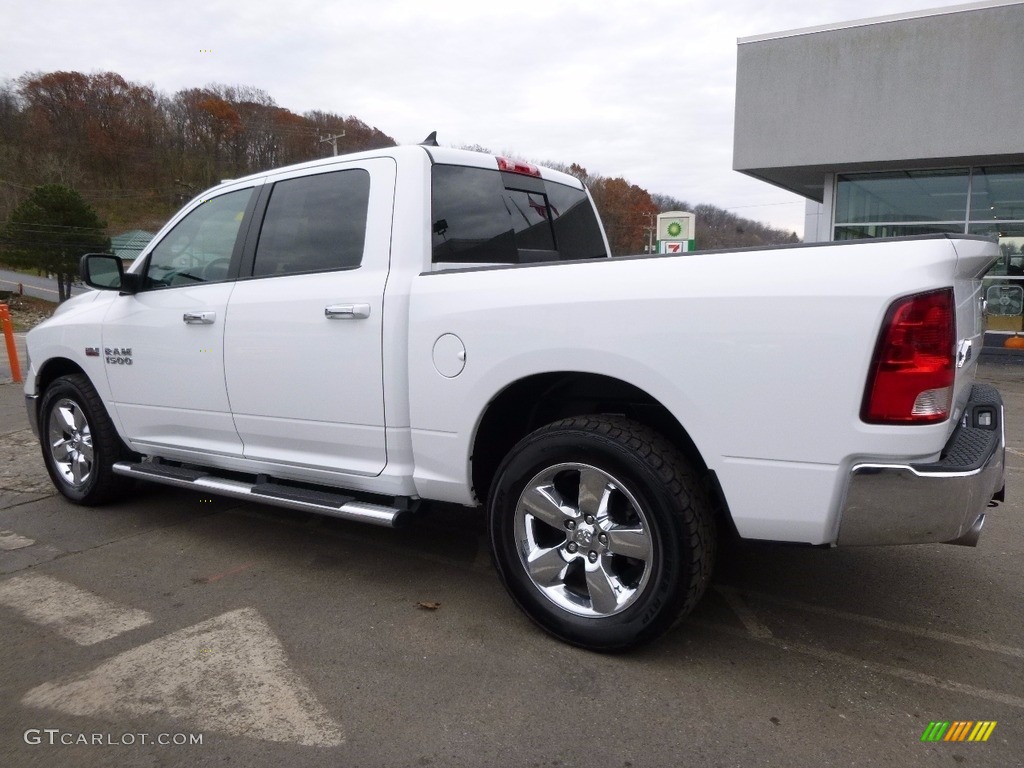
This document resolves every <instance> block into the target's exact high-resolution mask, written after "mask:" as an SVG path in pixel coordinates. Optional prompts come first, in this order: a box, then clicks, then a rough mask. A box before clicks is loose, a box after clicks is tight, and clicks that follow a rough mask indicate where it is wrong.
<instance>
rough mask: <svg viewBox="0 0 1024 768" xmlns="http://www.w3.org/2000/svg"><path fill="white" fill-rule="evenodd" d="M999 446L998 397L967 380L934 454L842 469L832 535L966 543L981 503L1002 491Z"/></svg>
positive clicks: (976, 529) (843, 541)
mask: <svg viewBox="0 0 1024 768" xmlns="http://www.w3.org/2000/svg"><path fill="white" fill-rule="evenodd" d="M1004 446H1005V437H1004V433H1003V400H1002V398H1001V397H1000V395H999V392H998V391H997V390H996V389H995V388H994V387H991V386H988V385H987V384H975V385H974V389H973V391H972V392H971V397H970V400H969V401H968V403H967V406H966V408H965V409H964V415H963V417H962V419H961V422H960V424H959V425H958V426H957V428H956V430H955V431H954V432H953V435H952V437H950V439H949V442H948V443H947V444H946V447H945V449H944V450H943V452H942V458H941V459H940V460H939V461H937V462H935V463H932V464H884V463H877V464H876V463H863V464H857V465H855V466H854V467H853V468H852V469H851V470H850V478H849V481H848V484H847V489H846V498H845V499H844V501H843V504H842V507H841V510H840V514H841V518H840V523H839V537H838V539H837V541H836V543H837V544H838V545H840V546H850V545H860V544H924V543H929V542H949V543H951V544H967V545H969V546H973V545H974V544H976V543H977V540H978V536H979V535H980V533H981V526H982V524H983V523H984V520H985V510H986V509H987V508H988V506H989V503H990V502H991V501H992V500H993V499H996V500H999V501H1001V500H1002V498H1003V488H1004V484H1003V477H1004V463H1005V447H1004Z"/></svg>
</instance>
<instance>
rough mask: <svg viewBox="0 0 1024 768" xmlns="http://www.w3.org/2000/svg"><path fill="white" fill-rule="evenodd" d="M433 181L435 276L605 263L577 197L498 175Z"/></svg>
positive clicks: (539, 182)
mask: <svg viewBox="0 0 1024 768" xmlns="http://www.w3.org/2000/svg"><path fill="white" fill-rule="evenodd" d="M431 177H432V191H431V229H432V232H431V240H432V246H433V255H432V259H433V263H434V267H435V269H444V268H448V267H466V266H483V265H494V264H528V263H537V262H550V261H569V260H578V259H596V258H604V257H605V256H607V251H606V250H605V244H604V238H603V237H602V234H601V227H600V225H599V224H598V221H597V217H596V215H595V214H594V209H593V206H592V205H591V203H590V199H589V197H588V196H587V193H586V192H585V191H584V190H582V189H576V188H573V187H570V186H568V185H566V184H560V183H558V182H554V181H549V180H545V179H542V178H539V177H536V176H528V175H524V174H519V173H511V172H507V171H500V170H498V169H497V168H495V169H493V170H492V169H488V168H474V167H467V166H459V165H435V166H433V169H432V173H431Z"/></svg>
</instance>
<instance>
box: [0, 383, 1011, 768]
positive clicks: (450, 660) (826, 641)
mask: <svg viewBox="0 0 1024 768" xmlns="http://www.w3.org/2000/svg"><path fill="white" fill-rule="evenodd" d="M980 377H981V378H982V379H983V380H987V381H991V382H994V383H996V384H997V386H998V387H999V388H1000V389H1001V390H1002V392H1003V395H1004V399H1005V400H1006V403H1007V406H1008V414H1007V421H1008V425H1007V442H1008V453H1007V459H1008V472H1007V486H1008V491H1007V492H1008V497H1009V500H1008V502H1007V503H1005V504H1004V505H1002V506H1001V507H999V508H998V509H995V510H993V513H992V514H991V515H990V516H989V520H988V522H987V523H986V526H985V530H984V532H983V534H982V537H981V541H980V544H979V546H978V547H977V548H974V549H971V548H966V547H953V546H946V545H928V546H915V547H889V548H862V549H845V550H821V549H811V548H802V547H788V546H777V545H734V546H731V547H729V548H728V549H727V550H726V551H725V552H724V557H723V559H722V562H721V563H720V567H719V569H718V572H717V575H716V579H715V582H714V585H713V587H712V588H711V590H710V592H709V594H708V596H707V597H706V598H705V600H704V602H703V603H702V604H701V605H700V606H699V608H698V610H697V611H696V613H695V614H694V615H693V616H692V617H691V619H690V620H689V621H687V622H686V623H684V624H682V625H680V626H679V627H677V628H676V629H675V630H674V631H673V632H672V633H670V634H669V635H668V636H667V637H666V638H664V639H663V640H661V641H659V642H658V643H657V644H655V645H653V646H650V647H648V648H645V649H643V650H641V651H639V652H635V653H632V654H629V655H622V656H601V655H596V654H592V653H588V652H584V651H580V650H577V649H574V648H570V647H567V646H565V645H562V644H560V643H558V642H556V641H554V640H551V639H549V638H548V637H547V636H545V635H543V634H541V633H540V632H539V631H538V630H536V629H534V627H533V626H532V625H531V624H530V622H529V621H528V620H527V619H526V618H525V617H524V616H523V615H522V614H520V613H519V611H518V610H517V609H516V608H515V607H514V605H513V604H512V602H511V600H510V599H509V598H507V597H506V595H505V593H504V591H503V589H502V588H501V586H500V585H499V583H498V581H497V577H496V575H495V572H494V570H493V568H492V566H491V564H490V559H489V556H488V554H487V552H486V548H485V546H484V540H483V527H482V524H481V521H480V519H479V517H478V516H477V514H476V513H474V512H473V511H470V510H462V509H455V508H449V507H438V508H434V509H432V510H431V511H429V512H428V513H427V514H426V515H424V516H423V518H422V519H420V520H418V521H417V522H415V523H414V524H412V525H411V526H408V527H406V528H403V529H399V530H384V529H376V528H371V527H367V526H361V525H359V524H354V523H347V522H344V521H338V520H331V519H325V518H319V517H313V516H309V515H304V514H301V513H296V512H290V511H287V510H279V509H275V508H270V507H264V506H260V505H255V504H242V503H239V502H235V501H231V500H224V499H218V498H210V497H203V496H200V495H198V494H195V493H190V492H179V491H176V490H172V489H166V488H160V487H148V488H145V489H142V490H141V491H140V493H139V494H138V495H137V496H136V497H134V498H133V499H132V500H130V501H127V502H123V503H120V504H117V505H114V506H110V507H106V508H102V509H88V508H81V507H75V506H73V505H70V504H68V503H65V502H64V501H63V500H61V499H60V498H58V497H57V496H55V493H54V491H53V489H52V487H51V486H50V483H49V480H48V478H47V477H46V474H45V471H44V470H43V466H42V461H41V459H40V458H39V456H38V449H37V447H36V444H35V442H34V440H33V438H32V436H31V433H30V432H29V431H28V428H27V423H26V421H25V417H24V412H23V404H22V396H21V390H20V387H18V386H16V385H12V384H8V385H5V386H0V644H2V648H3V653H2V654H0V765H2V766H16V767H20V766H58V765H78V766H109V765H119V766H163V765H189V766H213V765H275V766H278V765H280V766H303V765H314V766H319V765H322V766H368V767H369V766H439V767H441V766H474V767H477V766H523V767H529V768H539V767H541V766H560V767H564V766H588V767H590V768H601V767H603V766H616V767H618V768H643V767H645V766H759V765H771V766H847V765H858V766H860V765H872V766H901V768H902V767H905V766H918V765H928V766H931V765H937V766H944V765H948V766H957V765H967V766H975V765H976V766H1019V765H1024V612H1022V603H1024V601H1022V595H1024V515H1022V511H1024V496H1022V493H1021V491H1019V490H1017V489H1019V488H1020V487H1021V483H1020V478H1021V476H1022V473H1024V366H1020V367H1017V366H1006V367H1003V366H984V367H983V368H982V369H981V373H980ZM936 721H949V722H965V721H970V722H972V723H977V722H994V723H995V724H996V725H995V726H994V728H993V729H992V730H991V735H990V736H989V738H988V740H987V741H984V742H970V741H963V742H957V741H948V742H947V741H940V742H927V741H922V738H921V737H922V734H923V733H924V732H925V730H926V729H927V728H928V727H929V724H930V723H932V722H936Z"/></svg>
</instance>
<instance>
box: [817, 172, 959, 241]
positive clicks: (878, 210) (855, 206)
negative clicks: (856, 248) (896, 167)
mask: <svg viewBox="0 0 1024 768" xmlns="http://www.w3.org/2000/svg"><path fill="white" fill-rule="evenodd" d="M968 180H969V176H968V173H967V170H966V169H952V170H940V171H893V172H886V173H862V174H852V175H848V176H840V177H839V179H838V185H837V190H836V192H837V194H836V217H835V222H836V225H837V226H838V225H840V224H908V223H911V222H930V223H943V222H944V223H950V224H955V223H957V222H959V223H960V225H961V227H962V226H963V222H964V214H965V212H966V210H967V191H968ZM929 231H931V230H929ZM943 231H945V230H943ZM961 231H963V230H962V229H961Z"/></svg>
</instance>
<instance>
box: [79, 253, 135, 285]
mask: <svg viewBox="0 0 1024 768" xmlns="http://www.w3.org/2000/svg"><path fill="white" fill-rule="evenodd" d="M79 271H80V273H81V277H82V282H84V283H85V284H86V285H88V286H91V287H92V288H98V289H99V290H101V291H121V292H122V293H136V292H137V291H138V290H139V288H138V286H139V280H138V276H137V275H132V274H128V273H126V272H125V271H124V263H123V262H122V261H121V259H120V258H118V257H117V256H111V255H110V254H108V253H87V254H85V256H83V257H82V261H81V264H80V267H79Z"/></svg>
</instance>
